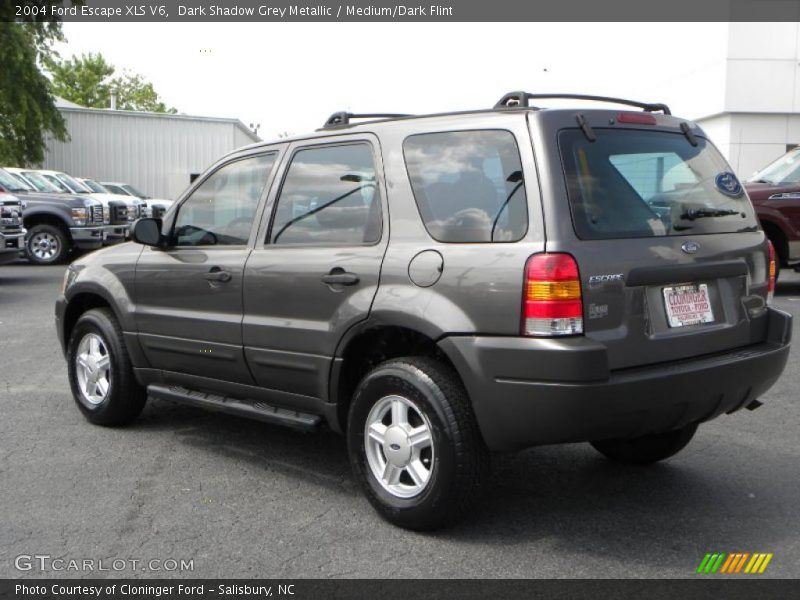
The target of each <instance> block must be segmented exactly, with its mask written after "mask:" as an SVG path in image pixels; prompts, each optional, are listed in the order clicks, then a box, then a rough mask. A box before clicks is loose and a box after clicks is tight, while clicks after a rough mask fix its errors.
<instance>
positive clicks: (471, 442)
mask: <svg viewBox="0 0 800 600" xmlns="http://www.w3.org/2000/svg"><path fill="white" fill-rule="evenodd" d="M347 437H348V451H349V455H350V463H351V465H352V467H353V472H354V474H355V476H356V479H357V480H358V481H359V483H360V484H361V486H362V488H363V489H364V492H365V493H366V495H367V498H368V499H369V501H370V503H371V504H372V505H373V507H374V508H375V509H376V510H377V511H378V513H380V515H381V516H383V517H384V518H385V519H386V520H388V521H389V522H391V523H393V524H395V525H398V526H400V527H405V528H408V529H415V530H433V529H438V528H441V527H444V526H447V525H451V524H453V523H455V522H456V521H458V520H459V519H461V518H462V517H464V516H465V515H466V514H467V512H468V511H469V510H470V509H471V508H472V506H473V505H474V504H475V502H476V501H477V499H478V497H479V494H480V491H481V489H482V487H483V484H484V481H485V479H486V477H487V475H488V471H489V454H488V451H487V449H486V447H485V445H484V443H483V439H482V438H481V435H480V432H479V431H478V426H477V423H476V422H475V417H474V415H473V413H472V406H471V405H470V402H469V399H468V397H467V394H466V391H465V390H464V386H463V385H462V383H461V381H460V380H459V378H458V376H457V375H456V374H455V373H454V372H453V371H452V369H450V368H449V367H447V366H445V365H444V364H442V363H440V362H438V361H436V360H434V359H430V358H418V357H413V358H401V359H396V360H390V361H387V362H384V363H382V364H380V365H378V366H377V367H376V368H375V369H373V370H372V371H370V372H369V373H368V374H367V375H366V376H365V377H364V379H363V380H362V381H361V383H360V384H359V386H358V388H357V389H356V392H355V394H354V396H353V402H352V405H351V407H350V415H349V419H348V433H347Z"/></svg>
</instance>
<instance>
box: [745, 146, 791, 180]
mask: <svg viewBox="0 0 800 600" xmlns="http://www.w3.org/2000/svg"><path fill="white" fill-rule="evenodd" d="M750 181H752V182H757V183H770V184H772V185H783V184H787V183H797V182H800V148H795V149H794V150H791V151H789V152H787V153H786V154H784V155H783V156H781V157H780V158H779V159H778V160H776V161H774V162H772V163H770V164H769V165H767V166H766V167H764V168H763V169H761V170H760V171H759V172H757V173H756V174H755V175H753V178H752V179H750Z"/></svg>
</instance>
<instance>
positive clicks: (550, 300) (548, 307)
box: [521, 252, 583, 337]
mask: <svg viewBox="0 0 800 600" xmlns="http://www.w3.org/2000/svg"><path fill="white" fill-rule="evenodd" d="M521 329H522V335H526V336H542V337H550V336H556V335H578V334H581V333H583V301H582V299H581V281H580V277H579V275H578V264H577V263H576V262H575V259H574V258H573V257H572V256H570V255H569V254H562V253H555V252H553V253H542V254H534V255H533V256H531V257H530V258H529V259H528V262H527V263H526V265H525V291H524V293H523V300H522V328H521Z"/></svg>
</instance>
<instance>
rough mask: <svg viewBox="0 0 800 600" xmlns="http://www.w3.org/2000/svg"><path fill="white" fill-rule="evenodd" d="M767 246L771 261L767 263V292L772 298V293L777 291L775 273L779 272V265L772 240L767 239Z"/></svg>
mask: <svg viewBox="0 0 800 600" xmlns="http://www.w3.org/2000/svg"><path fill="white" fill-rule="evenodd" d="M767 247H768V248H769V262H768V263H767V293H768V294H769V298H770V299H772V294H774V293H775V275H776V274H777V272H778V265H777V264H776V263H775V260H776V258H775V246H773V245H772V242H770V241H769V240H767Z"/></svg>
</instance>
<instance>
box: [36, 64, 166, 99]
mask: <svg viewBox="0 0 800 600" xmlns="http://www.w3.org/2000/svg"><path fill="white" fill-rule="evenodd" d="M46 66H47V70H48V71H49V72H50V75H51V77H52V79H53V93H55V94H56V95H57V96H61V97H62V98H64V99H65V100H69V101H70V102H75V103H76V104H80V105H81V106H86V107H89V108H108V107H109V106H110V104H111V91H112V90H116V91H117V108H118V109H121V110H141V111H147V112H169V113H174V112H177V111H176V110H175V109H174V108H167V106H166V105H165V104H164V103H163V102H162V101H161V99H160V98H159V97H158V94H157V93H156V91H155V89H154V88H153V84H152V83H150V82H148V81H146V80H145V79H144V78H143V77H142V76H141V75H138V74H136V73H128V72H125V73H123V74H122V75H118V76H116V77H115V74H116V69H115V68H114V66H113V65H111V64H109V63H108V62H106V60H105V58H103V55H102V54H91V53H89V54H82V55H81V56H80V57H78V56H73V57H72V58H71V59H67V60H59V59H57V58H54V59H51V60H48V61H47V62H46Z"/></svg>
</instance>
